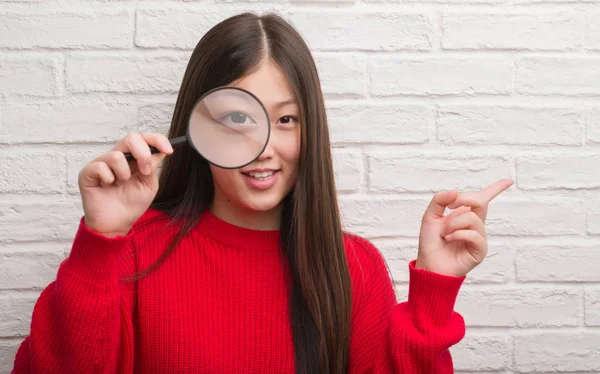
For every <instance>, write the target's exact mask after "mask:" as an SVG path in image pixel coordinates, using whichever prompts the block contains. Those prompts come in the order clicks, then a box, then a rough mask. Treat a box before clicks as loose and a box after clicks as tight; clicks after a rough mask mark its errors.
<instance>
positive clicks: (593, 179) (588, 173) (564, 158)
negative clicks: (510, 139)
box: [516, 154, 600, 190]
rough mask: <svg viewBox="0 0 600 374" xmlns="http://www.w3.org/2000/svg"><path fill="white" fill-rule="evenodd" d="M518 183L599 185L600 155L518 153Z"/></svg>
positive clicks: (543, 186) (527, 185) (537, 186)
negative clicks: (519, 155)
mask: <svg viewBox="0 0 600 374" xmlns="http://www.w3.org/2000/svg"><path fill="white" fill-rule="evenodd" d="M516 163H517V176H518V185H519V188H520V189H523V190H550V189H557V188H568V189H570V190H573V189H583V188H598V187H600V174H599V173H598V165H600V155H596V154H591V155H560V154H553V155H551V156H549V155H548V156H542V155H539V156H527V157H517V159H516Z"/></svg>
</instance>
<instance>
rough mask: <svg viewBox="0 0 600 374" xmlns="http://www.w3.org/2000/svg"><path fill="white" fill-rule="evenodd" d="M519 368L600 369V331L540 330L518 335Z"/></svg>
mask: <svg viewBox="0 0 600 374" xmlns="http://www.w3.org/2000/svg"><path fill="white" fill-rule="evenodd" d="M514 345H515V348H514V354H515V367H514V370H516V371H518V372H520V373H521V372H535V373H541V372H553V373H554V372H557V371H563V372H573V371H576V370H577V371H597V370H600V360H598V359H597V358H598V346H600V333H598V332H591V331H590V332H582V331H571V332H540V333H535V334H523V335H516V336H515V337H514Z"/></svg>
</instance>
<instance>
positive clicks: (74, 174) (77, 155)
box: [67, 147, 112, 194]
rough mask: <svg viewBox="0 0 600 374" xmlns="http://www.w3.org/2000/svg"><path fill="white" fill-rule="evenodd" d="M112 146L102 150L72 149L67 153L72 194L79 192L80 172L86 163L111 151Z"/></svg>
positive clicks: (69, 185)
mask: <svg viewBox="0 0 600 374" xmlns="http://www.w3.org/2000/svg"><path fill="white" fill-rule="evenodd" d="M111 148H112V147H106V148H105V149H102V150H99V149H98V150H95V149H94V150H91V149H90V150H88V151H72V152H69V153H68V154H67V156H68V157H67V188H68V192H69V193H72V194H79V181H78V179H79V172H80V171H81V169H82V168H83V167H84V166H85V164H86V163H88V162H90V161H92V160H93V159H95V158H96V157H99V156H100V155H101V154H103V153H105V152H107V151H110V149H111Z"/></svg>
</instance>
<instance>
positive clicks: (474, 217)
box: [415, 179, 514, 276]
mask: <svg viewBox="0 0 600 374" xmlns="http://www.w3.org/2000/svg"><path fill="white" fill-rule="evenodd" d="M513 183H514V181H513V180H512V179H502V180H500V181H498V182H496V183H494V184H492V185H490V186H489V187H487V188H485V189H484V190H482V191H478V192H469V193H463V194H459V193H457V191H455V190H452V191H447V192H438V193H436V194H435V195H434V197H433V199H432V200H431V203H430V204H429V206H428V207H427V210H426V211H425V214H424V215H423V219H422V222H421V232H420V234H419V251H418V255H417V261H416V265H415V267H417V268H422V269H426V270H429V271H432V272H435V273H439V274H444V275H450V276H465V275H466V274H467V273H468V272H469V271H471V270H472V269H473V268H475V267H476V266H477V265H479V264H480V263H481V262H482V261H483V259H484V258H485V256H486V255H487V236H486V232H485V219H486V216H487V210H488V204H489V203H490V201H492V200H493V199H494V198H495V197H496V196H498V195H499V194H500V193H501V192H503V191H504V190H506V189H507V188H509V187H510V186H512V185H513ZM446 208H449V209H455V210H454V211H453V212H452V213H450V214H448V215H447V216H444V211H445V209H446Z"/></svg>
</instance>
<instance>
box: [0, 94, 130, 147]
mask: <svg viewBox="0 0 600 374" xmlns="http://www.w3.org/2000/svg"><path fill="white" fill-rule="evenodd" d="M137 116H138V108H137V106H136V105H134V104H132V103H131V102H127V101H124V100H121V101H119V100H117V99H115V100H113V99H101V100H99V99H98V98H87V97H86V98H64V99H59V100H52V101H44V102H24V103H20V102H15V103H10V105H7V106H6V113H5V114H4V127H1V128H0V138H1V139H2V142H4V141H7V142H27V143H47V142H53V143H74V142H114V141H116V140H118V139H120V138H122V137H123V136H124V135H126V134H127V133H128V132H129V131H131V130H132V129H133V128H134V127H135V126H136V123H137V120H138V118H137ZM40 119H43V122H42V123H40Z"/></svg>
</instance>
